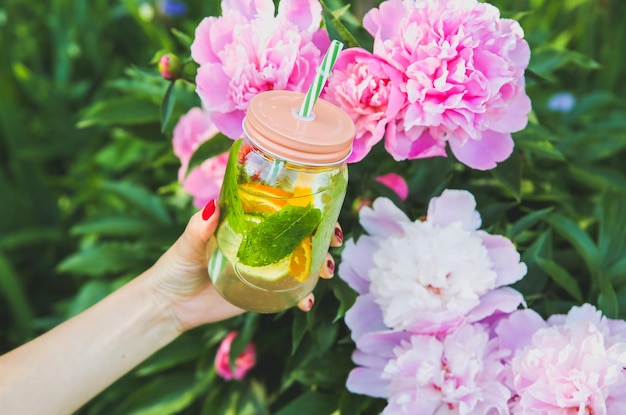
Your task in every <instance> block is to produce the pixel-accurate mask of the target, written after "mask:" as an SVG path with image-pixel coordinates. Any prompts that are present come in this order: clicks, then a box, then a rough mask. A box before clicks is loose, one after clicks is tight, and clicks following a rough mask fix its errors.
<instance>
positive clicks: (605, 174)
mask: <svg viewBox="0 0 626 415" xmlns="http://www.w3.org/2000/svg"><path fill="white" fill-rule="evenodd" d="M569 171H570V173H571V175H572V177H574V178H575V179H577V180H579V181H581V182H583V183H585V184H587V185H588V186H589V187H592V188H597V189H613V190H620V191H626V175H624V174H623V173H622V172H620V171H618V170H615V169H612V168H610V167H604V166H595V165H586V166H577V165H574V164H571V165H569Z"/></svg>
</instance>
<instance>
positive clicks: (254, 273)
mask: <svg viewBox="0 0 626 415" xmlns="http://www.w3.org/2000/svg"><path fill="white" fill-rule="evenodd" d="M290 263H291V255H288V256H286V257H285V258H283V259H281V260H280V261H278V262H276V263H274V264H270V265H265V266H262V267H251V266H249V265H244V264H241V263H238V264H237V265H235V269H236V270H237V272H238V273H239V276H240V277H241V278H243V279H244V280H252V281H251V283H252V284H254V282H253V281H254V280H255V279H257V280H263V281H278V280H279V279H281V278H283V277H286V276H287V275H288V274H289V264H290Z"/></svg>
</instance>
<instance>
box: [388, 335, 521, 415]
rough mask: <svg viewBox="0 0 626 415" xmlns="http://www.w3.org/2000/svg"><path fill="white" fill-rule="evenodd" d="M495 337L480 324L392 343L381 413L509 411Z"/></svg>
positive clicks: (509, 392) (504, 412) (508, 395)
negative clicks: (440, 334) (383, 408)
mask: <svg viewBox="0 0 626 415" xmlns="http://www.w3.org/2000/svg"><path fill="white" fill-rule="evenodd" d="M504 369H505V367H504V364H503V363H502V361H501V356H500V352H499V351H498V349H497V341H494V340H490V339H489V335H488V333H487V331H486V330H485V329H484V328H483V327H482V326H481V325H479V324H474V325H472V324H468V325H465V326H462V327H460V328H459V329H458V330H456V331H455V332H453V333H451V334H448V335H447V336H443V337H439V336H423V335H413V336H411V337H410V338H409V339H408V340H403V341H401V342H400V344H399V345H398V346H396V347H394V348H393V357H392V358H391V359H390V360H389V362H388V363H387V364H386V365H385V367H384V369H383V373H382V378H383V379H385V380H388V381H389V385H388V387H387V390H388V391H389V394H388V395H389V396H388V405H387V407H386V408H385V410H384V411H383V414H394V415H396V414H397V415H400V414H406V415H409V414H411V415H414V414H424V415H430V414H444V413H445V414H468V415H469V414H494V415H496V414H502V415H505V414H508V400H509V399H510V397H511V391H510V390H509V389H508V388H507V387H506V386H505V385H503V384H502V382H501V380H502V378H503V374H504Z"/></svg>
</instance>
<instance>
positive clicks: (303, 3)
mask: <svg viewBox="0 0 626 415" xmlns="http://www.w3.org/2000/svg"><path fill="white" fill-rule="evenodd" d="M321 21H322V8H321V6H320V4H319V2H317V1H315V0H284V1H281V2H280V4H279V6H278V14H277V15H276V16H274V3H273V2H272V0H223V1H222V16H221V17H207V18H205V19H204V20H202V22H200V24H199V25H198V27H197V28H196V34H195V39H194V42H193V44H192V45H191V55H192V57H193V59H194V60H195V61H196V62H197V63H198V64H199V65H200V68H199V69H198V74H197V76H196V89H197V92H198V95H199V96H200V98H201V99H202V102H203V103H204V106H205V108H207V110H208V111H209V112H210V114H211V120H212V121H213V122H214V123H215V125H216V126H217V127H218V128H219V129H220V131H221V132H222V133H224V134H225V135H227V136H228V137H230V138H233V139H236V138H239V137H241V135H242V127H241V122H242V120H243V117H244V115H245V111H246V109H247V108H248V103H249V102H250V100H251V99H252V97H254V96H255V95H257V94H258V93H260V92H263V91H267V90H272V89H281V90H292V91H306V90H307V89H308V87H309V85H310V84H311V82H312V80H313V78H314V77H315V74H316V69H317V66H318V65H319V63H320V61H321V57H322V56H323V54H324V53H325V52H326V49H327V48H328V46H329V45H330V40H329V38H328V34H327V33H326V31H325V30H322V29H320V23H321Z"/></svg>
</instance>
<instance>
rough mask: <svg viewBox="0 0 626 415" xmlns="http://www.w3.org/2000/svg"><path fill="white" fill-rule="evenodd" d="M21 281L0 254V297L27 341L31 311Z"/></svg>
mask: <svg viewBox="0 0 626 415" xmlns="http://www.w3.org/2000/svg"><path fill="white" fill-rule="evenodd" d="M21 281H22V280H21V278H20V276H19V275H18V274H17V272H16V271H15V270H14V269H13V266H12V265H11V263H10V262H9V260H8V258H7V257H6V256H5V255H4V254H2V253H1V252H0V297H4V303H5V304H6V305H7V306H8V308H9V312H10V313H11V315H12V316H13V319H14V320H15V327H17V328H18V330H19V331H20V336H21V337H23V338H24V339H27V338H29V337H31V336H32V334H33V325H32V320H33V311H32V308H31V306H30V304H29V302H28V298H27V297H26V293H25V292H24V288H23V287H22V283H21Z"/></svg>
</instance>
